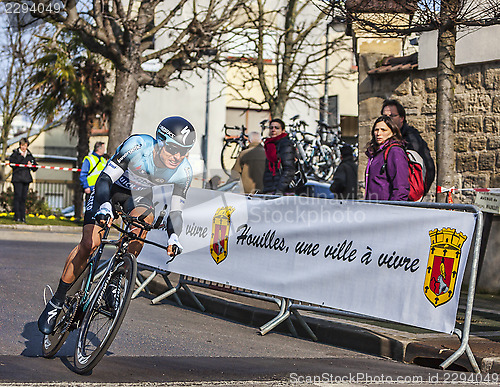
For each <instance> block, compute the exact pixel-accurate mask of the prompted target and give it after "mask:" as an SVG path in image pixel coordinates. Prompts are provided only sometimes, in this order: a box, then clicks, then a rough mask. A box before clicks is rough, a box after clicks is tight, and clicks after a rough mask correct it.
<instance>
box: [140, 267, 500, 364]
mask: <svg viewBox="0 0 500 387" xmlns="http://www.w3.org/2000/svg"><path fill="white" fill-rule="evenodd" d="M149 274H150V273H149V272H147V271H145V272H144V276H145V277H147V276H149ZM169 278H170V280H171V281H172V283H173V285H174V286H175V285H176V284H177V280H178V276H177V275H175V274H171V275H170V276H169ZM148 288H149V290H150V291H151V293H152V295H147V294H146V293H145V292H142V293H141V294H140V295H139V297H141V296H143V297H150V298H153V297H154V296H156V295H159V294H161V293H163V292H165V291H166V290H167V287H166V285H165V283H164V281H163V279H162V277H161V276H160V275H157V276H156V277H155V279H154V280H153V281H152V282H151V283H150V284H149V286H148ZM189 288H190V289H191V290H192V291H193V293H194V294H195V295H196V297H197V298H198V299H199V301H200V302H201V303H202V305H203V306H204V307H205V309H206V310H205V312H206V313H211V314H214V315H217V316H220V317H224V318H227V319H229V320H232V321H236V322H239V323H242V324H246V325H250V326H254V327H257V328H259V327H261V326H262V325H264V324H266V323H267V322H269V321H270V320H272V319H273V318H274V317H275V316H276V315H277V314H278V312H279V307H278V305H277V304H275V303H272V302H266V301H261V300H257V299H254V298H250V297H244V296H240V295H236V294H232V293H230V292H229V291H228V289H226V290H225V291H224V290H223V291H220V290H215V289H209V288H205V287H198V286H189ZM177 294H178V296H179V298H180V300H181V302H182V303H183V305H185V306H189V307H192V308H195V309H197V310H199V309H198V308H197V306H196V304H195V303H194V302H193V300H192V299H191V298H190V297H189V296H188V294H187V293H186V291H184V290H183V289H182V288H181V289H180V290H179V291H178V292H177ZM169 300H170V301H169V302H175V301H174V299H173V298H172V297H170V298H169ZM465 300H466V293H462V297H461V301H460V306H459V312H458V315H457V326H456V327H457V328H460V329H461V328H462V323H463V321H464V315H465ZM161 302H166V301H165V300H164V301H161ZM161 302H160V304H158V305H155V306H154V307H161ZM300 314H301V315H302V316H303V317H304V320H305V321H306V322H307V324H308V325H309V327H310V328H311V329H312V331H313V332H314V333H315V335H316V336H317V338H318V341H319V342H322V343H326V344H331V345H335V346H339V347H343V348H347V349H351V350H353V351H358V352H363V353H369V354H372V355H376V356H382V357H386V358H390V359H393V360H396V361H400V362H405V363H413V364H417V365H421V366H426V367H431V368H439V364H441V363H442V362H443V361H444V360H446V359H447V358H448V357H450V356H451V355H452V354H453V353H454V352H455V350H457V349H458V348H459V347H460V340H459V339H458V337H457V336H456V335H453V336H450V335H447V334H443V333H436V332H433V331H428V330H425V329H421V328H417V327H411V326H405V325H401V324H397V323H393V322H389V321H379V320H371V319H364V318H357V317H352V316H343V315H342V316H340V315H335V314H329V313H328V314H326V313H319V312H310V311H302V310H301V311H300ZM290 319H291V321H292V324H293V327H294V328H295V329H296V331H297V333H298V336H299V337H301V338H303V339H307V340H311V338H310V337H309V335H308V334H307V333H306V331H305V330H304V329H303V328H302V327H301V325H300V324H299V323H298V320H297V318H296V317H295V316H293V315H292V316H291V318H290ZM275 331H278V332H282V333H286V334H290V329H289V323H287V322H283V323H282V324H280V325H279V326H278V327H277V328H275ZM268 334H272V331H271V332H270V333H268ZM469 345H470V347H471V349H472V352H473V354H474V355H475V357H476V361H477V363H478V365H479V367H480V369H481V372H483V373H500V297H499V296H492V295H481V294H480V295H476V297H475V300H474V309H473V314H472V325H471V334H470V338H469ZM448 370H455V371H472V367H471V365H470V362H469V360H468V358H467V356H466V355H465V354H464V355H462V356H461V357H460V358H459V359H458V360H457V361H456V362H455V363H454V364H452V365H450V367H448Z"/></svg>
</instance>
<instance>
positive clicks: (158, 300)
mask: <svg viewBox="0 0 500 387" xmlns="http://www.w3.org/2000/svg"><path fill="white" fill-rule="evenodd" d="M179 286H180V285H178V286H177V287H175V288H171V289H169V290H167V291H166V292H165V293H162V294H160V295H159V296H158V297H155V298H153V299H152V300H151V303H152V304H153V305H155V304H157V303H159V302H160V301H162V300H164V299H165V298H167V297H170V296H171V295H172V294H174V295H175V296H177V294H175V293H177V290H178V289H179ZM177 298H179V296H177ZM179 301H180V300H179ZM180 306H182V304H180Z"/></svg>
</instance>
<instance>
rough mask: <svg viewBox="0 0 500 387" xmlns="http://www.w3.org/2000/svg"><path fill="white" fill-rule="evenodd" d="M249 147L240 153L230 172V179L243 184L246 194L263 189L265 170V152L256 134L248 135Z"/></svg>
mask: <svg viewBox="0 0 500 387" xmlns="http://www.w3.org/2000/svg"><path fill="white" fill-rule="evenodd" d="M248 139H249V141H250V145H249V146H248V149H245V150H244V151H242V152H241V153H240V154H239V155H238V158H237V159H236V163H235V164H234V167H233V168H232V170H231V178H232V179H239V178H240V177H241V182H242V183H243V191H244V192H245V193H246V194H254V193H257V192H262V191H263V189H264V183H263V179H264V169H265V168H266V152H265V150H264V147H263V146H262V144H261V141H262V138H261V136H260V133H258V132H250V133H248Z"/></svg>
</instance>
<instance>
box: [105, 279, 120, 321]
mask: <svg viewBox="0 0 500 387" xmlns="http://www.w3.org/2000/svg"><path fill="white" fill-rule="evenodd" d="M119 281H120V279H119V277H113V278H112V279H111V281H110V283H109V285H108V287H107V288H106V290H105V291H104V303H105V305H106V309H107V310H109V311H110V312H114V311H115V306H116V302H117V299H118V291H119Z"/></svg>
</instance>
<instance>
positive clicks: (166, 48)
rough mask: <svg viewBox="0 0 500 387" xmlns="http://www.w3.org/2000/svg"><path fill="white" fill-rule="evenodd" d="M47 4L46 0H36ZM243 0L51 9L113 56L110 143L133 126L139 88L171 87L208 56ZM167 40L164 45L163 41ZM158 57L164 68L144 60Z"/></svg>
mask: <svg viewBox="0 0 500 387" xmlns="http://www.w3.org/2000/svg"><path fill="white" fill-rule="evenodd" d="M34 2H35V4H44V3H45V0H34ZM240 3H242V1H241V0H207V1H203V2H197V1H193V2H192V3H191V2H188V1H187V0H176V1H172V2H162V1H161V0H148V1H136V0H128V1H121V0H93V1H90V0H81V1H77V0H68V1H67V2H66V5H65V7H64V9H63V10H62V11H60V12H56V11H55V9H54V8H52V10H50V11H49V10H48V9H47V10H45V12H41V13H39V14H38V15H39V16H43V17H48V18H50V19H51V20H52V21H53V22H54V23H55V25H56V26H57V27H58V28H62V27H64V28H67V29H69V30H72V31H74V32H75V33H77V34H78V35H79V37H80V39H81V40H82V42H83V43H84V45H85V46H86V47H87V48H88V49H89V50H90V51H92V52H95V53H98V54H100V55H102V56H104V57H105V58H107V59H109V60H110V61H111V62H112V63H113V65H114V70H115V88H114V95H115V99H114V101H113V107H112V114H111V122H110V136H109V137H110V138H109V145H108V147H109V149H114V148H116V147H117V146H118V145H119V144H120V142H122V141H123V140H124V139H125V138H126V137H127V136H128V135H129V134H130V133H131V131H132V124H133V118H134V112H135V105H136V99H137V92H138V89H139V88H140V87H142V86H148V85H149V86H154V87H167V86H168V84H169V81H170V80H171V79H173V78H174V77H179V78H180V77H181V74H182V72H183V71H186V70H192V69H193V68H195V67H196V66H198V65H200V64H202V62H203V59H202V58H203V52H204V50H206V49H208V48H210V47H211V44H212V41H213V38H214V36H215V35H216V34H217V33H218V32H219V31H220V30H221V29H223V26H224V25H225V24H226V23H229V22H230V21H231V18H232V16H233V14H234V13H235V11H236V10H237V8H238V6H239V4H240ZM160 43H161V45H160ZM153 61H156V65H157V66H158V69H157V70H156V71H147V70H145V69H144V68H143V64H145V63H148V62H149V63H151V62H153Z"/></svg>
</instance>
